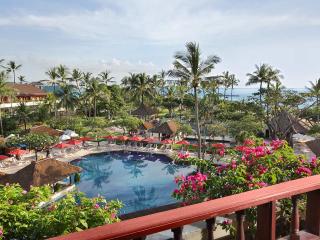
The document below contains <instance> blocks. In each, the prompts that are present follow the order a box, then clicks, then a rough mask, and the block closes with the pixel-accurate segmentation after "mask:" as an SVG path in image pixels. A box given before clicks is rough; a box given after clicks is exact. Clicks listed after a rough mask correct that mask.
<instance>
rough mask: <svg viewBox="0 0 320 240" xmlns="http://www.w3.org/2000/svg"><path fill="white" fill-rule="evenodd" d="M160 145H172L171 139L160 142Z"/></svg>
mask: <svg viewBox="0 0 320 240" xmlns="http://www.w3.org/2000/svg"><path fill="white" fill-rule="evenodd" d="M161 143H162V144H172V143H173V141H172V140H171V139H164V140H162V141H161Z"/></svg>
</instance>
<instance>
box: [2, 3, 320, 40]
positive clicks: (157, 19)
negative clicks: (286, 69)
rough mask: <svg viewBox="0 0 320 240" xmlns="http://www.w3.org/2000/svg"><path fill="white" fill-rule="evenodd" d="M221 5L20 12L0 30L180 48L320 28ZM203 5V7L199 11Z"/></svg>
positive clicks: (287, 16)
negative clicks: (267, 31) (259, 32)
mask: <svg viewBox="0 0 320 240" xmlns="http://www.w3.org/2000/svg"><path fill="white" fill-rule="evenodd" d="M215 2H216V1H205V0H200V1H182V0H175V1H170V4H167V3H165V2H163V1H160V0H153V1H148V0H144V1H130V0H122V1H117V2H116V3H114V4H115V5H117V6H116V8H110V7H109V6H108V5H105V4H104V2H103V1H100V3H101V5H102V7H101V9H97V10H92V11H88V10H78V12H70V13H69V14H65V13H64V14H63V15H62V14H61V15H60V14H57V13H53V14H49V15H47V14H46V15H35V14H32V13H29V12H26V11H25V12H22V11H20V12H18V13H16V14H13V15H9V16H3V17H0V26H22V27H39V28H45V29H56V30H59V31H62V32H64V33H66V34H68V35H71V36H76V37H78V38H85V39H100V40H106V39H107V40H109V41H111V42H112V41H113V42H128V41H130V40H147V41H152V42H154V43H159V42H160V43H170V44H172V43H177V42H178V43H180V42H181V41H183V42H184V41H185V40H186V39H196V40H203V41H209V39H210V38H213V37H217V36H220V35H226V34H229V35H230V34H231V35H233V34H239V33H241V34H244V33H245V32H248V31H254V30H256V29H261V28H264V27H274V28H279V27H281V26H320V18H318V17H311V16H308V15H303V14H301V12H299V11H291V12H290V11H288V12H287V13H281V12H280V13H273V14H271V13H267V12H261V11H260V12H259V11H257V12H254V11H251V10H250V9H248V10H247V11H243V10H242V11H240V10H238V9H237V10H229V11H226V10H221V9H218V8H217V7H215V5H216V4H215ZM199 6H201V8H199Z"/></svg>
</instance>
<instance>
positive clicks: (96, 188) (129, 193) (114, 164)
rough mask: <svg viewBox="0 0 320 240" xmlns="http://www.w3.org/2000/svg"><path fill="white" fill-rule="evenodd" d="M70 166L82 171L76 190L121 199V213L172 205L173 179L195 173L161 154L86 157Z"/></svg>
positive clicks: (132, 153) (108, 154) (191, 168)
mask: <svg viewBox="0 0 320 240" xmlns="http://www.w3.org/2000/svg"><path fill="white" fill-rule="evenodd" d="M72 164H74V165H77V166H80V167H81V168H83V171H82V173H81V180H80V182H79V184H78V188H79V190H80V191H82V192H84V193H86V194H87V196H88V197H96V196H98V195H99V194H100V195H101V196H104V197H105V198H107V199H119V200H121V201H122V202H123V203H124V205H125V206H124V207H123V208H122V210H121V213H122V214H124V213H131V212H136V211H139V210H145V209H150V208H154V207H159V206H164V205H167V204H171V203H175V202H176V200H175V199H174V198H172V197H171V194H172V192H173V190H174V188H175V187H176V184H175V182H174V177H175V176H178V175H181V174H183V175H187V174H189V173H191V172H192V171H193V170H194V168H193V167H191V166H179V165H175V164H172V163H170V159H169V158H168V157H167V156H164V155H160V154H150V153H141V152H130V153H129V152H122V151H121V152H109V153H99V154H92V155H88V156H86V157H83V158H81V159H79V160H76V161H73V162H72Z"/></svg>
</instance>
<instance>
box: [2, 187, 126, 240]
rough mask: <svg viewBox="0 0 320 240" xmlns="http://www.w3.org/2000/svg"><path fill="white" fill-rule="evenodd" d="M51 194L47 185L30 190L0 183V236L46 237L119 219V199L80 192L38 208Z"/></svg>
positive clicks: (20, 237) (7, 237) (14, 237)
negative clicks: (108, 198)
mask: <svg viewBox="0 0 320 240" xmlns="http://www.w3.org/2000/svg"><path fill="white" fill-rule="evenodd" d="M51 195H52V192H51V189H50V188H49V187H47V186H45V187H32V188H31V190H30V191H29V192H27V191H24V190H23V189H22V188H21V187H20V186H19V185H6V186H0V239H1V238H3V239H45V238H48V237H53V236H58V235H62V234H66V233H70V232H74V231H81V230H84V229H87V228H91V227H96V226H99V225H102V224H106V223H113V222H117V221H119V219H118V218H117V217H116V215H117V213H118V210H119V208H120V207H121V206H122V204H121V203H120V202H119V201H109V202H107V201H106V200H105V199H104V198H101V197H98V198H92V199H90V198H86V197H85V196H84V195H83V194H81V193H77V194H75V195H72V194H70V195H67V196H66V197H65V198H63V199H61V200H60V201H58V202H55V203H53V204H52V205H50V206H49V207H45V208H40V207H38V206H39V204H40V202H42V201H47V200H48V199H49V198H50V196H51Z"/></svg>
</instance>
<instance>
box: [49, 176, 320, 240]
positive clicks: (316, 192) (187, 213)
mask: <svg viewBox="0 0 320 240" xmlns="http://www.w3.org/2000/svg"><path fill="white" fill-rule="evenodd" d="M303 193H307V210H306V219H305V231H300V229H299V210H298V207H297V202H298V195H300V194H303ZM284 198H291V199H292V203H293V204H292V205H293V208H292V220H291V232H290V236H289V238H288V239H292V240H293V239H301V240H302V239H310V240H311V239H320V238H319V237H316V236H319V235H320V175H316V176H311V177H307V178H302V179H298V180H293V181H289V182H285V183H280V184H277V185H273V186H269V187H265V188H261V189H257V190H252V191H248V192H244V193H240V194H236V195H232V196H228V197H224V198H220V199H215V200H211V201H207V202H202V203H198V204H194V205H190V206H186V207H181V208H177V209H173V210H168V211H165V212H160V213H155V214H151V215H147V216H143V217H138V218H134V219H130V220H125V221H122V222H119V223H114V224H109V225H104V226H100V227H96V228H92V229H89V230H86V231H83V232H77V233H72V234H69V235H65V236H59V237H55V238H52V240H85V239H86V240H105V239H112V240H120V239H121V240H125V239H145V237H146V236H148V235H150V234H153V233H157V232H161V231H164V230H168V229H171V230H172V232H173V237H174V239H176V240H181V239H182V231H183V226H184V225H187V224H191V223H194V222H198V221H206V224H207V229H208V236H207V239H208V240H212V239H213V234H212V230H213V228H214V224H215V217H217V216H223V215H225V214H230V213H234V212H235V213H236V219H237V239H241V240H243V239H245V232H244V224H243V223H244V220H245V215H244V213H245V211H244V210H245V209H247V208H250V207H255V206H257V209H258V210H257V232H256V239H258V240H274V239H275V238H276V201H277V200H280V199H284Z"/></svg>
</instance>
